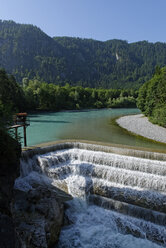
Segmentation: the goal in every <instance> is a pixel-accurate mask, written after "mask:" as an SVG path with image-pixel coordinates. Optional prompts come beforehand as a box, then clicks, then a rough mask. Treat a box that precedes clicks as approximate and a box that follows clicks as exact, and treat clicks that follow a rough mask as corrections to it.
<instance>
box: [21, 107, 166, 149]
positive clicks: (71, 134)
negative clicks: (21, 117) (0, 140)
mask: <svg viewBox="0 0 166 248" xmlns="http://www.w3.org/2000/svg"><path fill="white" fill-rule="evenodd" d="M139 113H140V111H139V110H138V109H136V108H133V109H125V108H123V109H122V108H120V109H101V110H82V111H62V112H48V113H37V114H31V115H29V117H30V126H29V127H28V128H27V143H28V146H32V145H37V144H41V143H45V142H50V141H57V140H64V139H81V140H89V141H99V142H104V143H112V144H122V145H128V146H135V147H145V148H151V149H157V150H164V149H165V148H166V146H165V145H162V144H157V143H154V142H151V141H148V140H144V139H140V138H139V137H136V136H134V135H130V134H129V133H127V132H126V131H125V130H123V129H122V128H120V127H119V126H117V125H115V123H113V122H112V120H113V119H114V118H116V117H118V116H122V115H130V114H139ZM21 136H22V133H21Z"/></svg>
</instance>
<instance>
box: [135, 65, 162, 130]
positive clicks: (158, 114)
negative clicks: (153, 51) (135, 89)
mask: <svg viewBox="0 0 166 248" xmlns="http://www.w3.org/2000/svg"><path fill="white" fill-rule="evenodd" d="M165 103H166V67H163V68H162V69H159V68H156V73H155V74H154V76H153V77H152V79H151V80H150V81H148V82H146V83H145V84H144V85H143V86H142V87H141V88H140V90H139V95H138V100H137V106H138V108H140V110H141V111H142V112H143V113H144V114H145V115H146V116H148V117H150V120H151V121H152V122H153V123H156V124H159V125H161V126H164V127H166V106H165Z"/></svg>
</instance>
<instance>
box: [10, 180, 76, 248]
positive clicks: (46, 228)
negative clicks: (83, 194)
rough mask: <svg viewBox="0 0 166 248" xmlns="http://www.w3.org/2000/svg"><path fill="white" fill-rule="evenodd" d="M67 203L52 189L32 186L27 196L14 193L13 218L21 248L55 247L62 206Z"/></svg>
mask: <svg viewBox="0 0 166 248" xmlns="http://www.w3.org/2000/svg"><path fill="white" fill-rule="evenodd" d="M70 199H71V197H70V196H69V195H67V194H66V193H64V192H63V191H61V190H59V189H57V188H55V187H53V186H51V185H50V186H48V185H47V186H43V185H35V187H33V189H32V190H29V191H28V192H24V191H20V190H15V203H14V205H13V217H14V219H15V222H16V230H17V232H18V234H19V236H20V238H21V240H22V246H23V247H26V248H35V247H42V248H47V247H52V246H53V245H55V244H56V242H57V241H58V237H59V233H60V230H61V226H62V224H63V215H64V204H63V202H64V201H65V200H70Z"/></svg>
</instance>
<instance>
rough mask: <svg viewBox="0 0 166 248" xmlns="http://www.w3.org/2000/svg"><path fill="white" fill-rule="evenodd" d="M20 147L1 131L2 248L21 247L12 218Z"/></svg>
mask: <svg viewBox="0 0 166 248" xmlns="http://www.w3.org/2000/svg"><path fill="white" fill-rule="evenodd" d="M20 154H21V147H20V145H19V144H18V143H17V142H16V141H15V140H14V139H12V138H11V137H10V136H9V135H8V134H7V133H6V132H3V131H2V130H0V248H1V247H2V248H5V247H7V248H19V247H21V244H20V241H19V238H18V235H17V233H16V231H15V225H14V222H13V218H12V216H11V210H10V204H11V201H12V197H13V185H14V181H15V179H16V177H18V176H19V171H20V166H19V165H20V161H19V158H20Z"/></svg>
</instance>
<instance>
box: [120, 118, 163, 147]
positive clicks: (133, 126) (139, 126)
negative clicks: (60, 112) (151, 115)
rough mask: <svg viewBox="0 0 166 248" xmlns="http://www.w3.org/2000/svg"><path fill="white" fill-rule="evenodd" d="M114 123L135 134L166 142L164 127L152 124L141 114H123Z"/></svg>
mask: <svg viewBox="0 0 166 248" xmlns="http://www.w3.org/2000/svg"><path fill="white" fill-rule="evenodd" d="M116 123H117V124H118V125H119V126H120V127H122V128H124V129H126V130H127V131H129V132H132V133H134V134H136V135H139V136H142V137H144V138H147V139H150V140H153V141H156V142H161V143H164V144H166V128H164V127H161V126H158V125H155V124H152V123H151V122H150V121H149V120H148V118H147V117H145V116H144V115H143V114H138V115H127V116H123V117H120V118H118V119H117V120H116Z"/></svg>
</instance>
